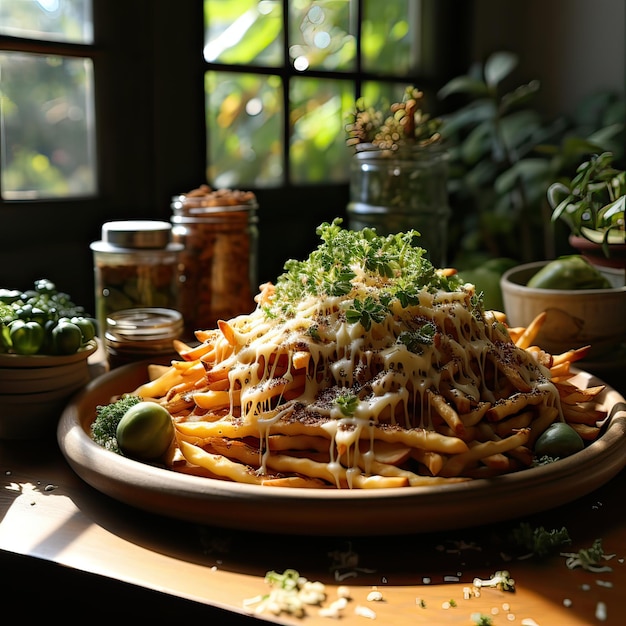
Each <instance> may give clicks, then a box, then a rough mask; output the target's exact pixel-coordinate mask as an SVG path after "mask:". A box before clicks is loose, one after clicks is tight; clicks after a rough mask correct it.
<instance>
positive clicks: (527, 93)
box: [500, 80, 541, 114]
mask: <svg viewBox="0 0 626 626" xmlns="http://www.w3.org/2000/svg"><path fill="white" fill-rule="evenodd" d="M540 88H541V84H540V83H539V81H538V80H532V81H530V82H529V83H528V84H526V85H521V86H519V87H518V88H517V89H515V90H514V91H512V92H510V93H507V94H505V95H504V96H502V99H501V101H500V112H501V114H504V113H507V112H508V111H511V110H512V109H514V108H517V107H520V106H521V105H523V104H526V103H527V102H529V101H530V100H531V99H532V98H533V96H534V95H535V94H536V93H537V92H538V91H539V89H540Z"/></svg>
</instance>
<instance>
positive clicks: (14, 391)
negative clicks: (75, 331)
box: [0, 342, 97, 439]
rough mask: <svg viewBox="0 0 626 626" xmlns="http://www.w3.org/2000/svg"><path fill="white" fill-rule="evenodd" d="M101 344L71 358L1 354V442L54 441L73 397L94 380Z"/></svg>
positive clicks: (68, 356)
mask: <svg viewBox="0 0 626 626" xmlns="http://www.w3.org/2000/svg"><path fill="white" fill-rule="evenodd" d="M96 349H97V344H96V343H95V342H93V344H90V345H88V346H87V347H86V348H83V349H81V350H79V351H78V352H76V353H75V354H71V355H67V356H45V355H32V356H21V355H16V354H0V439H43V438H48V437H51V436H52V437H53V436H54V433H55V431H56V426H57V422H58V420H59V417H60V415H61V413H62V412H63V409H64V407H65V405H66V404H67V403H68V402H69V400H70V399H71V398H72V396H73V395H74V394H75V393H76V392H78V391H79V390H80V389H82V388H83V387H84V386H85V385H86V384H87V383H88V382H89V380H90V379H91V374H90V370H89V357H90V356H91V355H92V354H93V353H94V352H95V351H96Z"/></svg>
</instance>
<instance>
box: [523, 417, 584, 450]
mask: <svg viewBox="0 0 626 626" xmlns="http://www.w3.org/2000/svg"><path fill="white" fill-rule="evenodd" d="M584 447H585V442H584V441H583V439H582V437H581V436H580V435H579V434H578V433H577V432H576V431H575V430H574V429H573V428H572V427H571V426H570V425H569V424H566V423H565V422H555V423H554V424H551V425H550V426H548V428H547V429H546V430H545V431H544V432H543V433H541V435H540V436H539V437H538V438H537V441H536V442H535V456H536V457H542V456H550V457H554V458H556V457H559V458H564V457H566V456H570V455H571V454H574V453H575V452H579V451H580V450H582V449H583V448H584Z"/></svg>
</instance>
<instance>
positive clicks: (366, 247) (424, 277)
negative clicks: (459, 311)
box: [270, 218, 461, 323]
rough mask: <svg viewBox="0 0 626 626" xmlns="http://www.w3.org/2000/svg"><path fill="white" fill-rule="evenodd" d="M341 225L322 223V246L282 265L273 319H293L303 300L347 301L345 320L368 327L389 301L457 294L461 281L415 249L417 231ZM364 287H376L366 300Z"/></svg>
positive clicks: (405, 303)
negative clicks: (336, 298) (357, 228)
mask: <svg viewBox="0 0 626 626" xmlns="http://www.w3.org/2000/svg"><path fill="white" fill-rule="evenodd" d="M341 223H342V220H341V219H340V218H337V219H335V220H333V222H332V224H329V223H327V222H324V223H323V224H321V225H320V226H319V227H318V228H317V234H318V235H319V236H320V238H321V239H322V243H320V244H319V245H318V247H317V248H316V249H315V250H314V251H313V252H311V254H310V255H309V257H308V258H307V259H305V260H304V261H298V260H295V259H290V260H289V261H287V262H286V263H285V272H284V273H283V274H282V275H281V276H279V278H278V280H277V281H276V289H275V294H274V296H273V300H272V304H271V305H270V308H271V310H272V311H273V313H274V314H282V315H287V316H290V315H293V312H294V307H295V306H297V303H299V302H300V301H302V300H303V298H306V297H307V296H318V297H324V296H326V297H333V296H346V297H347V299H348V300H349V299H350V298H351V297H352V298H353V299H354V301H355V302H354V305H352V306H351V307H349V309H351V310H352V311H356V312H358V316H357V315H356V314H355V313H351V314H350V317H351V318H356V317H358V318H359V320H360V321H363V319H365V321H366V323H368V319H369V323H371V322H372V321H376V320H381V317H380V316H381V315H382V312H383V310H384V309H387V308H389V306H390V304H391V303H392V302H393V301H394V300H397V301H399V302H400V304H401V306H402V307H407V306H409V305H412V304H416V303H417V302H418V299H419V294H420V292H421V291H424V290H427V291H431V292H434V291H437V290H441V291H454V290H456V289H459V287H460V285H461V280H460V279H459V278H458V277H457V276H450V277H447V276H444V275H443V274H442V273H441V272H439V271H437V269H436V268H435V267H434V266H433V265H432V263H430V261H429V260H428V258H427V257H426V256H425V250H424V249H423V248H420V247H419V246H417V245H415V241H416V239H417V238H418V237H419V233H418V232H417V231H414V230H411V231H407V232H404V233H397V234H391V235H387V236H379V235H377V234H376V231H375V230H374V229H371V228H364V229H363V230H360V231H352V230H349V229H343V228H341ZM367 285H372V286H374V287H375V289H373V290H372V293H373V294H375V295H372V296H370V299H369V300H368V299H367V295H366V294H365V293H364V291H365V290H366V289H367ZM359 300H360V301H361V303H360V304H357V301H359ZM379 304H380V306H378V305H379ZM359 307H360V308H359ZM364 312H367V315H366V316H363V315H362V314H363V313H364ZM367 318H368V319H367ZM383 319H384V318H383Z"/></svg>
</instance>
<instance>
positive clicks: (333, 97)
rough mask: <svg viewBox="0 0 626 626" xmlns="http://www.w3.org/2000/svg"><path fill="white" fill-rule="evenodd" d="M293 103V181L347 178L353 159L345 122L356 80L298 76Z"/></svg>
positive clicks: (294, 83)
mask: <svg viewBox="0 0 626 626" xmlns="http://www.w3.org/2000/svg"><path fill="white" fill-rule="evenodd" d="M290 102H291V122H292V125H293V135H292V138H291V144H290V148H291V149H290V159H291V160H290V165H291V173H292V174H291V178H292V182H295V183H316V182H334V181H345V180H346V177H347V175H348V163H349V158H350V152H349V149H348V147H347V146H346V133H345V124H346V118H347V114H348V112H349V111H350V110H351V109H352V107H353V106H354V83H353V82H352V81H349V80H324V79H316V78H296V79H294V80H292V82H291V93H290Z"/></svg>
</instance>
